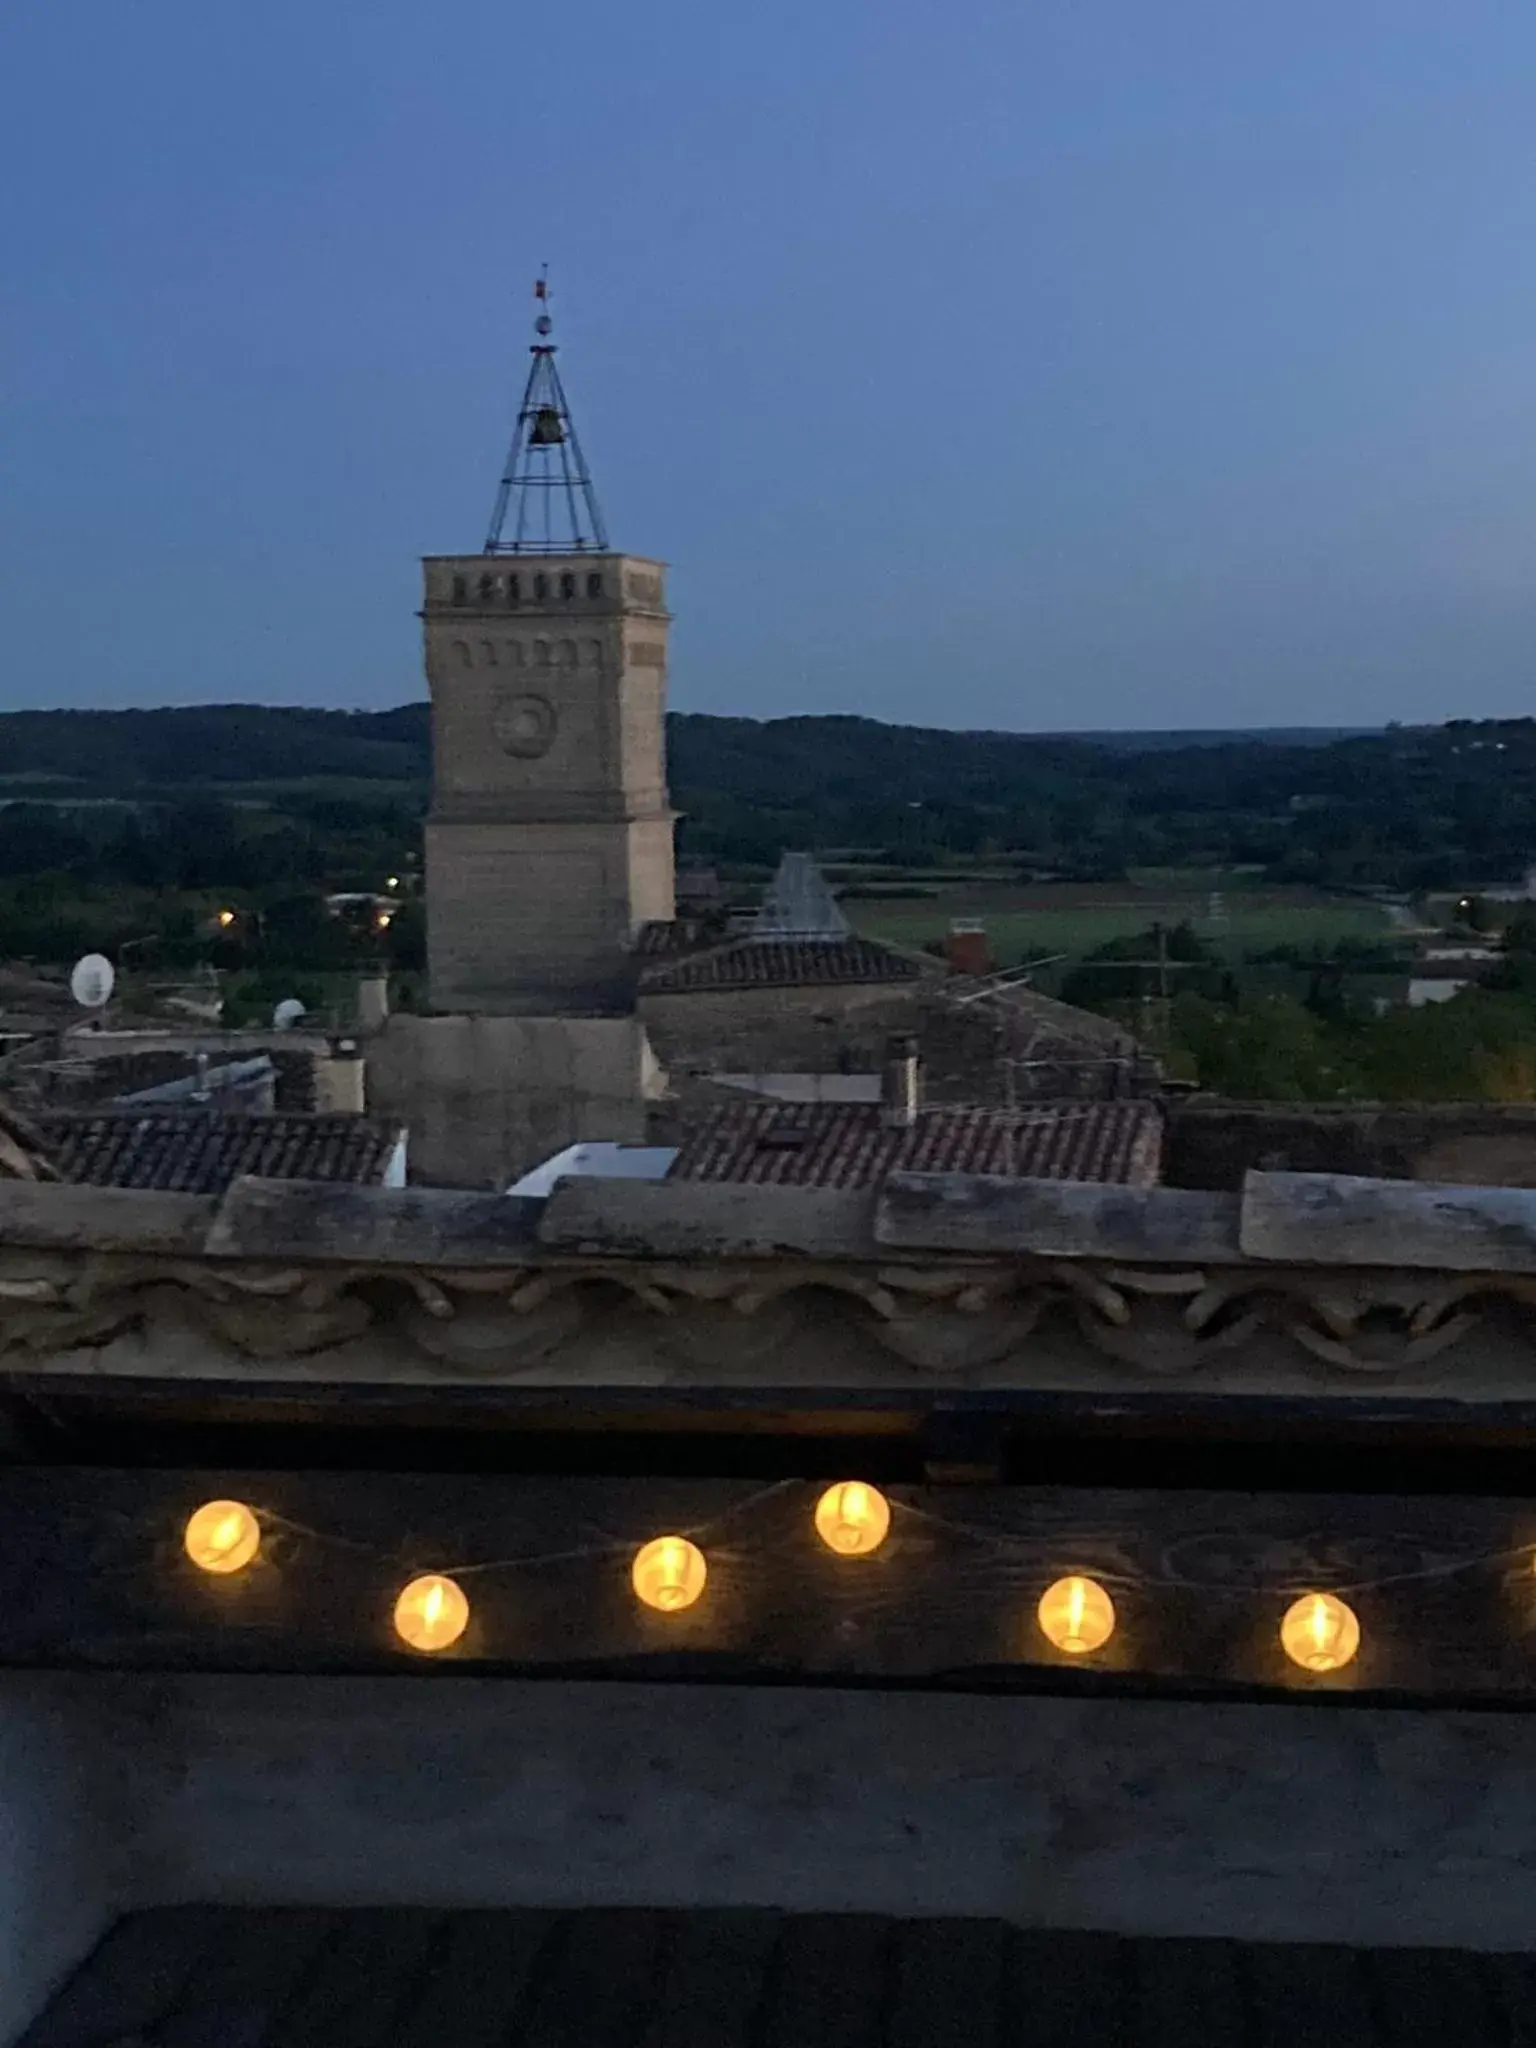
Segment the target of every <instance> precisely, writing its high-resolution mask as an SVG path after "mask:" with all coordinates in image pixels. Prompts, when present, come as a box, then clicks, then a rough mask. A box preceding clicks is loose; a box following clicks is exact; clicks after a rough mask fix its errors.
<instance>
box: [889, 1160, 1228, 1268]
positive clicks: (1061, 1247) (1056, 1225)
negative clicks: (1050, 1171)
mask: <svg viewBox="0 0 1536 2048" xmlns="http://www.w3.org/2000/svg"><path fill="white" fill-rule="evenodd" d="M875 1236H876V1238H877V1240H878V1241H879V1243H881V1244H882V1245H890V1246H892V1247H893V1248H894V1247H900V1248H901V1249H903V1250H912V1251H918V1250H921V1251H954V1252H991V1253H994V1254H995V1253H998V1252H1035V1253H1039V1254H1042V1255H1044V1256H1046V1257H1050V1258H1058V1259H1070V1258H1099V1259H1127V1260H1135V1261H1138V1262H1140V1261H1150V1262H1161V1261H1166V1262H1169V1263H1171V1264H1174V1265H1186V1266H1187V1265H1226V1264H1235V1263H1236V1262H1237V1261H1238V1260H1239V1259H1240V1258H1241V1256H1242V1254H1241V1252H1240V1250H1239V1248H1238V1199H1237V1197H1236V1196H1235V1195H1222V1194H1212V1193H1207V1192H1206V1191H1205V1190H1204V1189H1194V1188H1131V1187H1106V1186H1103V1185H1102V1184H1100V1183H1098V1182H1089V1181H1070V1180H1019V1179H1015V1178H1013V1177H1011V1176H1005V1175H999V1174H968V1173H893V1174H891V1175H890V1176H889V1177H888V1178H887V1180H886V1182H885V1184H884V1187H883V1188H882V1190H881V1194H880V1202H879V1207H878V1210H877V1212H876V1220H875Z"/></svg>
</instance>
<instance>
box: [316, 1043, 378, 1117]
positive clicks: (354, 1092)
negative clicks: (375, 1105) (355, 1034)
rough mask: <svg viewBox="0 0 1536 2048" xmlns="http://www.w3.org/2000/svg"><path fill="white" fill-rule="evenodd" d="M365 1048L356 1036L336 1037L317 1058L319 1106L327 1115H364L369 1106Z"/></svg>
mask: <svg viewBox="0 0 1536 2048" xmlns="http://www.w3.org/2000/svg"><path fill="white" fill-rule="evenodd" d="M364 1073H365V1067H364V1062H363V1049H362V1047H361V1046H360V1045H359V1044H358V1042H357V1040H356V1039H355V1038H333V1039H331V1040H330V1041H329V1042H328V1044H327V1046H326V1049H325V1057H324V1059H318V1060H316V1061H315V1108H316V1109H317V1110H318V1111H319V1112H320V1113H321V1114H322V1115H327V1116H361V1115H362V1113H363V1110H364V1108H365V1106H366V1103H365V1095H364V1088H363V1077H364Z"/></svg>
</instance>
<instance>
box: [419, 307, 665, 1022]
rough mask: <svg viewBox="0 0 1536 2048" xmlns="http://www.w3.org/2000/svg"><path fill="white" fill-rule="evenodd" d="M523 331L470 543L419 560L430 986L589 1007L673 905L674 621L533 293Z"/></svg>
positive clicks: (489, 1007)
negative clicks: (500, 467)
mask: <svg viewBox="0 0 1536 2048" xmlns="http://www.w3.org/2000/svg"><path fill="white" fill-rule="evenodd" d="M536 289H537V296H538V298H539V299H540V301H543V300H545V299H546V297H547V292H546V287H545V286H544V283H543V281H542V280H541V281H540V283H539V285H538V287H537V288H536ZM535 328H536V334H537V339H536V341H535V342H534V345H533V351H532V354H533V363H532V367H531V369H530V371H529V376H528V383H527V387H526V389H525V391H524V393H523V402H522V407H521V409H520V411H519V413H518V417H517V427H516V430H515V433H514V435H513V440H512V447H511V451H510V453H509V455H508V458H507V465H506V471H505V474H504V475H503V478H502V482H501V488H500V491H499V492H498V495H497V500H496V507H495V511H494V513H493V514H492V519H491V527H490V532H489V534H488V536H487V539H486V543H485V547H484V549H483V551H482V552H481V553H479V554H476V555H436V556H430V557H428V559H427V561H426V563H425V571H426V595H425V604H424V607H423V612H422V618H423V623H424V629H425V640H426V667H427V681H428V684H429V686H430V689H431V696H432V757H433V758H432V804H431V810H430V813H429V816H428V821H427V829H426V882H427V962H428V975H429V982H430V996H431V1003H432V1007H433V1009H434V1010H438V1011H455V1012H460V1013H463V1012H468V1013H471V1014H475V1013H479V1014H482V1015H493V1016H494V1015H500V1016H545V1017H549V1016H603V1015H611V1014H613V1013H615V1012H616V1011H621V1010H623V1009H624V1008H626V1007H627V1006H628V1004H629V1000H630V989H631V985H632V984H631V962H630V950H629V949H630V946H631V942H632V941H633V939H634V936H635V934H636V932H637V931H638V930H639V928H640V926H641V925H642V924H644V923H646V922H647V921H648V920H650V919H652V918H670V917H671V916H672V915H673V912H674V903H673V857H672V828H673V817H674V813H673V812H672V810H671V809H670V807H669V805H668V801H667V778H666V727H665V714H666V691H667V628H668V625H669V623H670V617H669V614H668V611H667V606H666V587H665V571H664V565H663V564H662V563H660V562H656V561H652V560H649V559H648V558H646V557H643V556H638V555H626V554H619V553H616V552H614V551H613V550H612V549H611V548H610V547H609V545H608V539H607V534H606V532H605V531H604V528H603V521H602V514H601V512H600V510H599V508H598V504H597V498H596V494H595V493H594V491H593V488H592V483H591V479H590V477H589V475H588V473H587V469H586V465H585V462H584V461H583V459H582V454H581V447H580V443H579V442H578V440H577V438H576V429H575V424H574V422H573V421H572V418H571V414H570V408H569V406H568V404H567V402H566V397H565V391H564V388H563V386H562V384H561V381H560V376H559V373H558V371H557V370H556V368H555V349H554V345H553V343H552V342H551V341H550V339H549V335H550V320H549V315H548V311H547V308H546V307H545V306H544V305H543V304H541V306H540V312H539V318H538V320H537V321H536V323H535Z"/></svg>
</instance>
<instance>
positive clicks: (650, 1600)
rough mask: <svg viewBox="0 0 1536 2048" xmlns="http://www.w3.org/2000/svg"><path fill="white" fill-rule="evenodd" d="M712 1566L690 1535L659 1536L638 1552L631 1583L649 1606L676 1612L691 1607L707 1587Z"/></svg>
mask: <svg viewBox="0 0 1536 2048" xmlns="http://www.w3.org/2000/svg"><path fill="white" fill-rule="evenodd" d="M708 1576H709V1567H708V1565H706V1564H705V1562H704V1553H703V1551H702V1550H700V1549H699V1547H698V1545H697V1544H696V1543H690V1542H689V1541H688V1538H687V1537H686V1536H656V1537H653V1538H652V1540H651V1541H650V1542H649V1543H647V1544H645V1545H644V1546H643V1547H642V1548H641V1549H639V1550H637V1551H636V1552H635V1561H634V1563H633V1565H631V1567H630V1572H629V1579H630V1584H631V1585H632V1586H633V1587H634V1589H635V1593H636V1595H637V1596H638V1598H640V1599H641V1600H643V1601H644V1602H645V1604H646V1606H647V1607H659V1608H660V1609H661V1612H662V1613H663V1614H676V1613H677V1612H678V1611H679V1609H681V1608H684V1607H691V1606H692V1605H693V1603H694V1601H695V1600H697V1599H698V1597H699V1595H700V1594H701V1593H702V1592H703V1590H704V1581H705V1579H707V1578H708Z"/></svg>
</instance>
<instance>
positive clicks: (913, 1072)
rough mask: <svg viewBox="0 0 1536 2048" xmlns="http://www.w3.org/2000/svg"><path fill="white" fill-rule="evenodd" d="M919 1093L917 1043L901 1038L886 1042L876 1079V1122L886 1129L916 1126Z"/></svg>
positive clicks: (920, 1087)
mask: <svg viewBox="0 0 1536 2048" xmlns="http://www.w3.org/2000/svg"><path fill="white" fill-rule="evenodd" d="M922 1090H923V1073H922V1062H921V1060H920V1059H919V1057H918V1051H917V1040H916V1039H915V1038H909V1037H907V1036H906V1035H904V1034H903V1035H902V1036H900V1037H897V1038H892V1039H888V1040H887V1041H886V1047H885V1066H884V1068H883V1070H882V1072H881V1076H880V1119H881V1122H882V1123H884V1124H886V1125H887V1126H888V1127H889V1128H890V1129H892V1130H897V1131H908V1130H910V1129H911V1128H912V1126H913V1124H915V1123H916V1122H917V1112H918V1109H919V1108H920V1106H921V1098H922Z"/></svg>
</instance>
